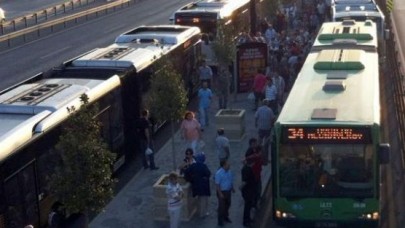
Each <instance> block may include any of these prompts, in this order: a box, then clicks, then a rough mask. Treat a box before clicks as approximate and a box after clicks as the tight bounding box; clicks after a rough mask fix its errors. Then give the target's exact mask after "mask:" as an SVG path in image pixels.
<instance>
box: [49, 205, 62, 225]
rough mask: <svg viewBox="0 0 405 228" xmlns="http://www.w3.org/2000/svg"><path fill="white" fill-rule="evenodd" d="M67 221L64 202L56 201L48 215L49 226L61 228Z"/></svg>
mask: <svg viewBox="0 0 405 228" xmlns="http://www.w3.org/2000/svg"><path fill="white" fill-rule="evenodd" d="M65 221H66V216H65V212H64V209H63V204H62V203H61V202H59V201H56V202H55V203H53V204H52V207H51V212H49V215H48V227H49V228H61V227H64V225H65Z"/></svg>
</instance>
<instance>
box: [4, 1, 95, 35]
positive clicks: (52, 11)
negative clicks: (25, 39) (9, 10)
mask: <svg viewBox="0 0 405 228" xmlns="http://www.w3.org/2000/svg"><path fill="white" fill-rule="evenodd" d="M96 1H97V0H71V1H69V2H64V3H62V4H59V5H54V6H52V7H48V8H45V9H41V10H38V11H37V12H34V13H32V14H31V15H24V16H21V17H17V18H13V19H12V20H9V21H2V22H0V32H1V35H5V34H6V32H5V30H6V29H8V28H10V27H12V29H13V31H12V32H15V31H16V30H17V26H19V25H21V26H25V27H26V28H27V27H29V26H31V25H29V24H30V22H29V20H30V19H32V18H34V19H35V21H34V23H35V24H38V23H40V22H39V20H41V19H43V20H45V21H46V20H48V17H50V16H57V15H59V14H64V13H66V12H68V11H69V9H70V10H71V11H73V10H74V9H75V6H76V5H77V6H76V7H81V6H87V5H89V4H90V3H94V2H96ZM60 9H62V10H60ZM41 15H43V18H40V16H41ZM20 23H23V24H20ZM8 33H10V32H8Z"/></svg>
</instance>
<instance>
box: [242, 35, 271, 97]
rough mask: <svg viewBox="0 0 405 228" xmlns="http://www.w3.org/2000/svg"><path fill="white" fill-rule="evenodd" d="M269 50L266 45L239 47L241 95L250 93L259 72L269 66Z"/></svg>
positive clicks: (247, 44) (253, 44)
mask: <svg viewBox="0 0 405 228" xmlns="http://www.w3.org/2000/svg"><path fill="white" fill-rule="evenodd" d="M267 57H268V50H267V44H265V43H244V44H240V45H238V47H237V54H236V64H237V66H236V67H237V69H236V72H237V88H238V92H239V93H244V92H249V91H250V90H251V88H252V85H253V79H254V76H255V74H256V73H257V70H258V69H260V68H262V69H265V68H266V66H267Z"/></svg>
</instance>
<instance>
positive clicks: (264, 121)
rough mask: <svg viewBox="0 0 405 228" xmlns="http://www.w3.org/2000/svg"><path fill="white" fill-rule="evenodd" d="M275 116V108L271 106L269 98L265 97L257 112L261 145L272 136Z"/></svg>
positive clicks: (256, 117)
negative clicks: (272, 108)
mask: <svg viewBox="0 0 405 228" xmlns="http://www.w3.org/2000/svg"><path fill="white" fill-rule="evenodd" d="M275 118H276V116H275V115H274V113H273V110H271V108H269V100H267V99H264V100H263V104H262V106H260V108H258V109H257V111H256V113H255V127H256V128H257V129H258V135H259V142H258V144H259V145H262V143H263V140H265V139H268V138H269V137H270V133H271V128H272V126H273V123H274V120H275Z"/></svg>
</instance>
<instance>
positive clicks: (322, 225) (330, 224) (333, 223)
mask: <svg viewBox="0 0 405 228" xmlns="http://www.w3.org/2000/svg"><path fill="white" fill-rule="evenodd" d="M315 227H319V228H321V227H322V228H325V227H328V228H330V227H333V228H336V227H338V225H337V223H335V222H317V223H315Z"/></svg>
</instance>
